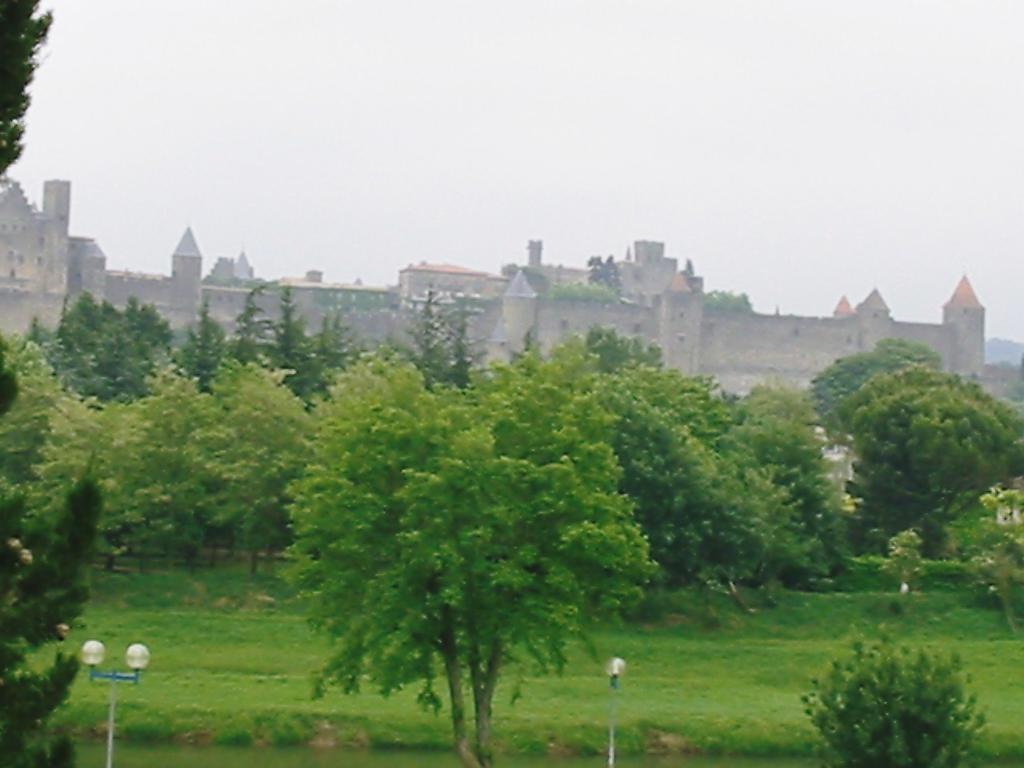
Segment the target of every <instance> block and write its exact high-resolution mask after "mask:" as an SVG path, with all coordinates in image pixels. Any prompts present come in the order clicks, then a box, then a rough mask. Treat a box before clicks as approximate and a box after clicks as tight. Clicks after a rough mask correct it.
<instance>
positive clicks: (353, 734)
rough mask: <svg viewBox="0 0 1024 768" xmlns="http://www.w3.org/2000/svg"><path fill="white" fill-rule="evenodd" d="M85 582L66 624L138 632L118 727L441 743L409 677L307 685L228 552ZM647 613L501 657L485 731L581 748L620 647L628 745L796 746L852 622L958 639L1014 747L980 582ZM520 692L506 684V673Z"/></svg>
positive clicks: (1009, 673)
mask: <svg viewBox="0 0 1024 768" xmlns="http://www.w3.org/2000/svg"><path fill="white" fill-rule="evenodd" d="M93 588H94V594H95V598H94V600H93V602H92V604H91V605H90V607H89V609H88V610H87V612H86V614H85V616H84V620H83V623H84V626H82V627H80V628H78V629H76V631H75V632H74V634H73V635H72V638H73V639H72V642H75V643H81V642H82V641H84V640H85V639H87V638H91V637H96V638H98V639H101V640H103V641H104V642H105V643H106V644H107V647H108V660H109V661H117V662H118V663H120V661H121V656H122V654H123V649H124V647H125V646H127V645H128V643H130V642H135V641H143V642H146V643H147V644H148V645H149V646H150V649H151V651H152V653H153V660H152V664H151V667H150V670H149V671H147V673H146V674H145V676H144V680H143V682H142V684H141V685H140V686H138V687H134V686H131V685H122V686H120V688H119V692H118V699H119V702H120V706H119V714H118V723H119V736H120V737H122V738H125V739H129V740H139V741H144V740H152V741H163V740H178V741H195V742H198V743H207V742H213V743H219V744H252V743H267V744H276V745H286V744H298V743H306V742H309V741H311V740H313V739H319V740H320V741H321V742H325V743H337V744H339V745H350V746H373V747H403V748H405V747H409V748H412V747H417V748H447V746H448V743H449V741H448V740H449V731H448V722H447V720H446V717H445V714H444V713H442V714H441V715H440V716H435V715H433V714H431V713H427V712H423V711H422V710H420V709H419V708H418V707H417V706H416V703H415V690H412V689H411V690H408V691H403V692H401V693H399V694H396V695H393V696H391V697H389V698H383V697H381V696H378V695H376V694H375V693H374V692H373V691H372V690H367V691H365V692H363V693H362V694H359V695H356V696H344V695H342V694H341V693H340V692H337V691H330V692H329V693H328V694H327V696H326V697H325V698H323V699H320V700H313V699H312V698H311V695H310V694H311V675H312V673H313V672H314V671H315V670H316V669H317V667H318V665H319V664H320V663H321V662H322V661H323V659H324V658H325V656H326V654H327V651H328V643H327V641H326V639H325V638H323V637H320V636H317V635H315V634H313V633H312V632H311V631H310V630H309V629H308V627H307V625H306V623H305V620H304V617H303V613H302V606H301V604H299V602H298V601H297V600H296V599H295V598H294V597H293V596H292V595H291V594H290V592H289V590H288V588H287V587H286V586H285V585H284V584H282V583H281V582H280V581H279V580H276V579H274V578H271V577H267V576H261V577H259V578H257V579H255V580H251V579H249V577H248V576H247V575H246V574H245V573H244V572H242V571H237V570H234V569H231V568H221V569H214V570H212V571H201V572H198V573H197V574H195V575H188V574H185V573H181V572H173V573H154V574H144V575H138V574H131V575H126V574H117V575H108V574H104V573H96V574H95V575H94V585H93ZM674 602H675V604H674V605H670V606H668V612H667V614H666V616H665V617H664V618H662V619H660V620H659V621H657V622H652V623H650V624H643V623H640V622H635V623H631V624H629V625H626V626H622V627H617V628H605V629H598V630H596V631H595V632H594V633H593V637H592V641H593V646H594V647H593V654H591V653H590V652H588V651H587V650H586V649H584V648H583V647H580V648H577V649H576V650H575V652H574V654H573V656H572V658H571V661H570V664H569V665H568V668H567V669H566V670H565V673H564V674H563V675H562V676H560V677H554V676H552V677H540V676H537V675H536V674H534V672H533V670H531V669H529V668H524V669H521V670H509V671H508V672H506V677H505V681H504V687H503V689H502V690H500V691H499V693H498V696H497V699H496V705H495V720H496V738H497V740H498V742H499V743H500V745H501V747H502V748H503V749H504V750H506V751H509V752H544V751H552V752H558V753H563V752H564V753H571V752H576V753H593V752H598V751H600V750H601V749H602V748H603V745H604V742H605V738H606V735H605V729H606V727H607V717H608V702H609V697H608V682H607V678H606V677H605V676H604V672H603V666H604V660H605V659H606V658H607V657H608V656H611V655H619V656H622V657H624V658H625V659H626V660H627V662H628V663H629V667H628V670H627V674H626V676H625V678H624V681H623V686H622V689H621V692H620V694H619V696H620V698H619V703H618V711H619V718H618V719H619V721H620V736H619V742H620V743H621V745H622V749H623V751H625V752H639V751H683V750H699V751H703V752H710V753H732V754H748V755H802V754H808V753H810V751H811V750H812V745H813V734H812V732H811V729H810V728H809V726H808V724H807V722H806V717H805V715H804V713H803V707H802V705H801V702H800V695H801V694H802V693H805V692H806V691H808V690H809V685H810V680H811V679H812V678H813V677H814V676H815V675H816V674H817V673H818V672H820V671H821V670H823V669H824V668H825V667H826V665H827V664H828V661H829V660H830V659H831V658H833V657H835V656H836V655H839V654H844V653H846V652H847V651H848V648H849V646H850V643H851V641H852V640H853V639H854V638H858V637H859V638H866V639H871V638H875V637H878V636H879V635H880V634H881V633H886V634H888V635H889V636H891V637H893V638H894V639H896V640H898V641H900V642H905V643H907V644H912V645H915V646H916V645H927V646H930V647H933V648H943V649H948V650H955V651H956V652H957V653H959V654H960V655H961V657H962V658H963V660H964V663H965V666H966V668H967V670H968V671H969V673H970V674H971V676H972V678H973V683H972V689H973V691H975V692H976V693H977V695H978V699H979V702H980V704H981V705H982V707H983V709H984V710H985V711H986V714H987V717H988V721H989V726H988V728H987V730H986V734H985V737H984V745H983V748H984V752H985V753H986V754H988V755H990V756H1013V757H1022V756H1024V729H1022V728H1021V726H1020V725H1019V723H1020V717H1019V713H1020V712H1022V711H1024V646H1022V644H1021V642H1020V641H1019V640H1017V639H1015V638H1013V637H1012V636H1010V634H1009V632H1008V630H1007V628H1006V625H1005V622H1004V621H1003V619H1002V616H1001V614H1000V613H999V612H998V611H997V610H994V609H992V608H989V607H987V606H983V605H981V604H979V603H978V601H977V598H975V597H973V596H971V595H967V594H960V593H954V592H934V593H930V594H921V595H911V596H909V597H907V598H900V597H899V596H897V595H881V594H876V593H867V594H793V593H789V594H782V595H781V596H779V597H778V598H777V604H776V605H774V606H773V607H767V606H759V607H757V610H756V612H755V613H752V614H745V613H743V612H742V611H740V610H739V609H738V608H737V607H736V606H735V605H734V604H732V603H731V602H728V601H725V600H722V601H719V600H712V601H710V602H706V601H704V600H702V599H700V598H699V597H697V596H693V595H680V596H677V597H676V598H675V601H674ZM517 686H518V687H519V688H520V689H521V693H522V696H521V698H519V699H518V701H516V702H515V703H514V704H513V703H512V702H511V698H512V694H513V691H514V689H515V688H516V687H517ZM107 695H108V688H107V686H106V685H104V684H101V683H91V682H90V681H89V680H88V677H87V676H86V675H81V676H80V677H79V680H78V681H77V683H76V685H75V688H74V690H73V692H72V696H71V700H70V703H69V704H68V706H67V707H65V708H64V710H62V712H61V713H60V715H59V717H58V719H57V722H58V724H59V725H61V726H63V727H67V728H70V729H73V730H74V731H76V732H78V733H99V732H100V731H101V730H102V727H103V724H104V722H105V717H106V697H107Z"/></svg>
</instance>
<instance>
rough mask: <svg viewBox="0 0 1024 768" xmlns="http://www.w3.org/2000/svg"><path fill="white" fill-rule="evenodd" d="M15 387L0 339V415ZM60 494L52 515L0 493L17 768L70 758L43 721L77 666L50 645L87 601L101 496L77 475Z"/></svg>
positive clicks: (6, 711)
mask: <svg viewBox="0 0 1024 768" xmlns="http://www.w3.org/2000/svg"><path fill="white" fill-rule="evenodd" d="M17 391H18V390H17V387H16V383H15V379H14V377H13V376H12V375H11V373H10V372H9V371H8V370H7V368H6V367H5V355H4V348H3V346H2V345H0V417H2V415H3V414H4V412H6V411H8V409H9V408H10V407H11V404H12V402H14V401H15V400H14V399H15V396H16V394H17ZM23 391H24V390H23ZM64 500H65V503H64V504H63V505H62V506H61V507H60V508H59V509H58V511H57V512H56V514H55V515H52V516H50V515H41V514H31V513H30V512H29V511H28V509H27V508H26V505H25V503H24V499H23V498H22V497H21V496H18V495H14V494H13V493H11V492H9V491H8V492H6V493H5V495H4V496H3V497H0V532H2V537H3V539H2V543H0V754H2V755H3V756H4V764H5V765H11V766H14V767H15V768H65V767H66V766H70V765H71V764H72V761H73V760H72V758H73V755H72V751H71V747H70V744H69V742H68V741H67V740H56V741H52V740H51V739H49V738H48V735H47V734H46V732H45V729H44V726H45V723H46V721H47V719H48V718H49V716H50V715H51V713H52V712H53V711H54V710H55V709H56V708H57V707H58V706H59V705H60V704H61V703H62V702H63V701H64V700H65V699H66V698H67V695H68V690H69V688H70V686H71V682H72V680H73V679H74V677H75V673H76V672H77V669H78V662H77V660H76V658H75V656H74V654H65V653H63V652H62V650H59V649H55V644H56V643H58V642H59V641H62V640H63V639H64V637H65V636H66V635H67V634H68V632H69V631H70V625H71V623H72V622H73V621H74V620H75V618H76V617H77V616H78V614H79V612H80V611H81V609H82V606H83V604H84V602H85V598H86V594H87V591H86V587H85V581H84V579H83V573H82V569H83V566H84V564H85V563H86V562H87V561H88V558H89V555H90V553H91V551H92V546H93V540H94V537H95V533H96V521H97V518H98V516H99V510H100V498H99V494H98V492H97V490H96V486H95V485H94V484H93V483H91V482H89V481H80V482H78V483H77V484H76V485H75V486H74V487H73V489H72V490H71V492H70V494H67V495H65V496H64ZM50 653H52V654H53V655H52V661H51V660H50V659H49V658H48V657H49V654H50Z"/></svg>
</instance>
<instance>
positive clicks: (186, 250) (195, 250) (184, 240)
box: [174, 227, 203, 256]
mask: <svg viewBox="0 0 1024 768" xmlns="http://www.w3.org/2000/svg"><path fill="white" fill-rule="evenodd" d="M174 255H175V256H202V255H203V254H202V253H200V252H199V246H198V245H197V244H196V236H195V235H193V234H192V227H186V228H185V234H183V235H182V236H181V240H179V241H178V247H177V248H175V249H174Z"/></svg>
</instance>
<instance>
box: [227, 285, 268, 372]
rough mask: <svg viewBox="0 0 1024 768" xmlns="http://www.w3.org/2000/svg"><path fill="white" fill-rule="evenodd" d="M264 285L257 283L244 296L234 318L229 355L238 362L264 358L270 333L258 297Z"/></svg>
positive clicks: (253, 361)
mask: <svg viewBox="0 0 1024 768" xmlns="http://www.w3.org/2000/svg"><path fill="white" fill-rule="evenodd" d="M263 291H264V286H262V285H258V286H256V287H255V288H253V289H252V290H251V291H249V293H248V294H247V295H246V297H245V305H244V306H243V307H242V311H241V312H239V313H238V317H237V318H235V335H234V337H233V338H232V339H231V345H230V350H231V356H232V357H233V358H235V360H237V361H238V362H239V363H241V364H242V365H245V364H247V363H259V362H262V361H263V360H264V357H265V355H266V352H267V347H268V346H269V344H270V338H271V335H272V324H271V322H270V321H269V320H268V319H267V318H266V317H264V316H263V310H262V309H261V308H260V306H259V303H258V301H257V300H258V299H259V297H260V296H262V295H263Z"/></svg>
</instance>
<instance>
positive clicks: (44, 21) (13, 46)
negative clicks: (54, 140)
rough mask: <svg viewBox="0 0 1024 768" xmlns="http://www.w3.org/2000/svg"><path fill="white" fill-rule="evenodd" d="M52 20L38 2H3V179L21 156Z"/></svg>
mask: <svg viewBox="0 0 1024 768" xmlns="http://www.w3.org/2000/svg"><path fill="white" fill-rule="evenodd" d="M51 20H52V17H51V15H50V14H49V13H42V14H41V13H39V0H3V2H0V176H3V175H4V173H5V172H6V171H7V169H8V168H9V167H10V166H11V165H13V164H14V161H15V160H17V159H18V157H19V156H20V155H21V139H22V136H23V135H24V133H25V122H24V118H25V111H26V110H27V109H28V104H29V96H28V86H29V83H31V82H32V77H33V75H35V71H36V64H37V56H38V54H39V48H40V47H41V46H42V44H43V41H44V40H45V39H46V33H47V32H48V31H49V29H50V22H51Z"/></svg>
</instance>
